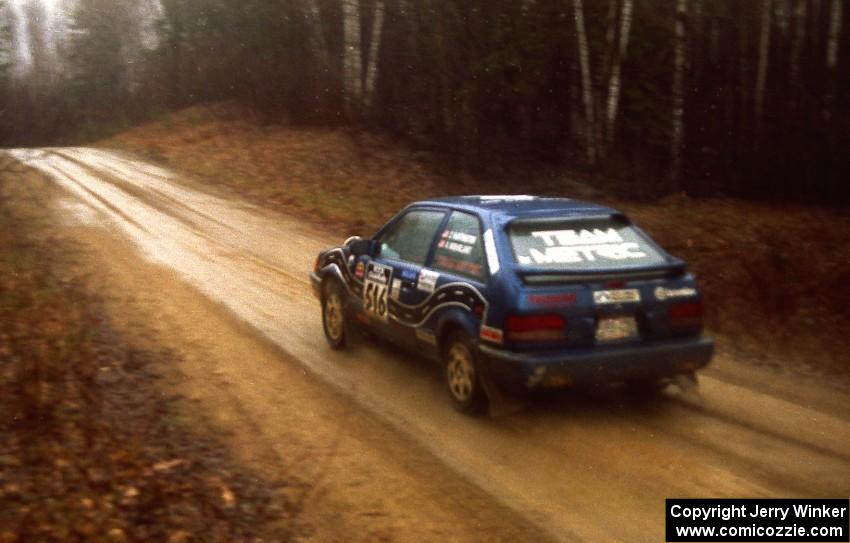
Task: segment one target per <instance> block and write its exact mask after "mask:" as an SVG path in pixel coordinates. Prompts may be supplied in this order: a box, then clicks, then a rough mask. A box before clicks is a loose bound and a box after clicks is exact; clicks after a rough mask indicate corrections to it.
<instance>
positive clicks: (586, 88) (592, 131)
mask: <svg viewBox="0 0 850 543" xmlns="http://www.w3.org/2000/svg"><path fill="white" fill-rule="evenodd" d="M573 7H574V8H575V24H576V38H577V40H578V53H579V65H580V69H581V87H582V89H581V90H582V98H583V101H584V123H585V126H584V133H585V138H586V139H587V149H586V151H587V162H588V163H589V164H590V165H591V166H593V165H595V164H596V121H595V120H594V115H593V80H592V79H591V78H590V51H589V49H588V45H587V33H586V32H585V28H584V6H583V5H582V0H573Z"/></svg>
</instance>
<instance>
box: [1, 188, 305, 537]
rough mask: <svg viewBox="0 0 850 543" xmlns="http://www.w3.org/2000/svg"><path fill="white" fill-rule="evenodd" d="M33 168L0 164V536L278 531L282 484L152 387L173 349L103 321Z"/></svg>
mask: <svg viewBox="0 0 850 543" xmlns="http://www.w3.org/2000/svg"><path fill="white" fill-rule="evenodd" d="M32 175H34V174H29V173H26V172H24V173H20V172H18V173H8V172H3V173H0V410H2V413H3V415H2V417H0V542H17V541H82V540H85V541H116V542H122V541H168V542H180V541H195V540H198V541H258V540H268V539H274V540H286V539H291V538H292V537H293V535H294V534H295V530H296V526H297V524H298V519H297V510H298V504H297V503H295V502H293V501H289V500H286V499H284V498H283V497H282V492H281V488H282V487H283V486H286V485H288V484H290V482H291V481H286V482H281V481H264V480H261V479H259V478H258V477H257V476H255V475H253V474H252V473H251V472H249V471H247V470H245V469H244V468H242V467H240V466H239V465H238V464H236V463H235V462H234V461H232V460H231V459H230V458H229V457H228V454H227V451H226V449H225V448H224V447H223V446H222V445H221V444H219V443H217V442H216V440H215V439H214V438H211V437H209V436H208V435H202V434H200V433H199V432H198V431H197V429H192V428H188V427H186V425H185V423H184V422H183V421H182V419H181V418H180V416H179V414H178V406H177V405H176V403H175V402H176V401H177V400H176V399H175V398H169V397H164V396H163V392H162V391H163V390H164V388H163V387H160V386H158V385H157V381H158V379H159V376H158V374H157V367H161V365H162V364H173V363H174V358H173V357H174V356H175V355H174V354H173V353H169V352H165V351H163V352H151V351H145V350H139V349H137V348H135V347H134V346H133V345H131V344H129V343H128V342H126V341H125V340H124V339H123V338H122V337H121V335H120V334H119V333H118V332H117V331H116V329H115V328H114V327H113V326H112V325H111V323H110V319H109V316H108V315H107V314H106V312H105V310H104V308H103V304H102V302H101V301H100V300H98V298H97V296H96V295H95V294H94V293H93V292H91V290H90V288H89V287H88V286H87V283H86V280H85V278H84V277H80V276H76V275H74V272H73V271H72V270H73V269H74V266H73V265H72V264H73V262H72V259H73V258H74V257H73V251H72V250H71V249H72V248H71V247H69V246H68V245H67V244H68V241H67V240H65V239H63V238H62V237H61V234H57V232H55V229H51V228H50V227H49V226H48V221H47V216H46V213H47V210H45V209H44V207H43V205H39V202H43V201H44V200H45V199H46V198H45V196H44V195H41V196H38V195H36V194H35V193H34V191H33V188H32V185H31V183H30V182H31V181H32V180H33V179H32V178H31V176H32ZM28 176H29V177H28ZM26 187H29V188H26Z"/></svg>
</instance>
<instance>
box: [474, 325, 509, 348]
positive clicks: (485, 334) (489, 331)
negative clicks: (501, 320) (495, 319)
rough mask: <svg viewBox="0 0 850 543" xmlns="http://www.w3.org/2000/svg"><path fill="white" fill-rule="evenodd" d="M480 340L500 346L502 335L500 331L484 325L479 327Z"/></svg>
mask: <svg viewBox="0 0 850 543" xmlns="http://www.w3.org/2000/svg"><path fill="white" fill-rule="evenodd" d="M480 335H481V339H484V340H487V341H490V342H492V343H498V344H500V345H501V344H502V343H503V341H504V339H503V334H502V331H501V330H500V329H498V328H493V327H492V326H486V325H484V324H482V325H481V333H480Z"/></svg>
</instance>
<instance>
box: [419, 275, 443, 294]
mask: <svg viewBox="0 0 850 543" xmlns="http://www.w3.org/2000/svg"><path fill="white" fill-rule="evenodd" d="M439 278H440V274H439V273H437V272H435V271H431V270H422V271H421V272H419V279H418V280H417V281H416V288H417V289H419V290H421V291H422V292H434V289H435V288H436V286H437V279H439Z"/></svg>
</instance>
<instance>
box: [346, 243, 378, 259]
mask: <svg viewBox="0 0 850 543" xmlns="http://www.w3.org/2000/svg"><path fill="white" fill-rule="evenodd" d="M377 247H378V243H377V242H376V241H375V240H373V239H357V240H354V241H352V242H351V243H349V244H348V249H349V250H350V251H351V254H353V255H354V256H361V255H369V256H375V253H376V252H377V251H376V249H377Z"/></svg>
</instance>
